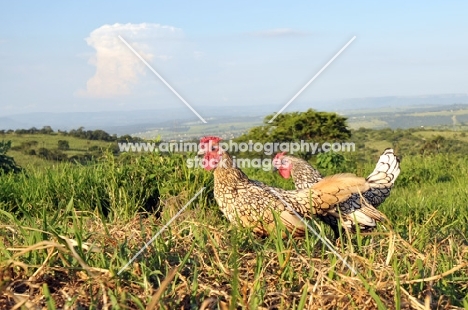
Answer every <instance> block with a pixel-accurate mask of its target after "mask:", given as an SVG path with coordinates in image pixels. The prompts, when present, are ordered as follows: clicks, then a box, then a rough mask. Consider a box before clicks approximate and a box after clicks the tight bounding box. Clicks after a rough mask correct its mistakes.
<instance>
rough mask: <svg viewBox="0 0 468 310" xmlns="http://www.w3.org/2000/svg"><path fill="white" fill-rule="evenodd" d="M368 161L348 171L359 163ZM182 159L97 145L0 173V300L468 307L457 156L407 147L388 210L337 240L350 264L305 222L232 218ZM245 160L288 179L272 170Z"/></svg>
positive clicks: (465, 187)
mask: <svg viewBox="0 0 468 310" xmlns="http://www.w3.org/2000/svg"><path fill="white" fill-rule="evenodd" d="M375 159H376V158H374V159H372V160H369V161H368V162H359V163H358V164H357V165H356V166H353V168H350V169H351V170H352V171H355V172H358V173H360V174H364V175H367V174H368V173H369V172H370V171H371V170H372V169H373V162H374V161H375ZM185 160H186V157H184V156H182V155H179V154H172V155H167V156H160V155H158V154H143V155H141V156H139V155H131V154H122V155H121V156H119V157H114V156H113V155H112V154H109V153H106V154H105V155H104V156H103V158H101V160H100V161H99V162H98V163H96V164H94V165H92V166H80V165H72V164H69V163H61V164H55V165H52V166H50V167H48V168H47V169H44V168H41V167H38V168H34V167H29V168H28V169H27V170H26V171H25V172H24V173H22V174H19V175H3V176H0V193H1V196H0V257H1V259H0V308H2V309H8V308H12V307H15V306H16V307H17V309H19V308H23V309H30V308H34V307H43V308H47V309H59V308H60V309H110V308H112V309H145V308H146V307H147V306H148V308H149V309H319V308H320V309H409V308H413V309H468V284H467V283H468V276H467V274H468V239H467V237H466V236H468V225H467V224H466V223H468V209H467V208H466V197H468V180H467V179H466V175H467V174H468V159H467V158H466V157H464V156H458V155H456V154H452V155H443V154H438V155H431V156H409V155H408V156H404V158H403V161H402V174H401V175H400V177H399V179H398V180H397V185H396V186H395V188H394V189H393V192H392V195H391V196H390V198H389V199H388V200H387V201H386V202H385V203H384V204H383V205H382V208H381V210H382V211H383V212H384V213H385V214H386V216H387V218H388V220H387V221H385V222H384V223H382V224H381V225H379V229H378V231H376V232H374V233H372V234H369V235H363V234H358V235H357V236H351V237H349V238H347V239H343V241H342V242H341V243H340V244H339V245H338V246H337V251H338V252H339V253H340V255H342V256H343V257H344V258H345V259H346V261H347V262H348V263H349V264H351V266H353V268H355V269H356V270H358V271H359V274H358V275H354V274H352V273H351V271H350V270H349V269H348V268H347V267H346V266H345V265H344V264H343V263H342V262H341V261H340V260H338V259H337V258H336V257H335V256H334V255H333V254H331V253H330V252H329V251H328V249H327V248H326V247H325V246H324V245H323V244H322V243H321V241H320V240H318V239H317V238H316V237H315V236H314V235H313V234H309V235H307V236H306V237H305V238H303V239H293V238H292V237H287V238H285V239H282V238H281V237H280V236H281V234H282V232H283V230H282V227H281V225H278V228H277V231H276V233H275V234H274V235H271V236H269V237H268V238H265V239H260V238H257V237H255V236H253V235H252V233H251V231H249V230H248V229H241V228H236V227H234V226H232V225H231V224H230V223H228V222H227V221H226V220H225V218H224V217H223V215H222V214H221V213H220V212H219V210H218V208H217V206H216V203H215V201H214V199H213V196H212V187H213V184H212V182H213V180H212V175H211V173H209V172H206V171H204V170H203V169H189V168H187V167H186V165H185ZM352 171H351V172H352ZM245 172H246V173H247V174H248V175H249V176H250V177H251V178H254V179H258V180H261V181H265V182H267V183H268V184H272V185H276V186H280V187H285V188H292V183H291V182H290V180H284V179H280V178H279V177H278V176H277V175H274V174H272V173H271V172H265V171H262V170H260V169H245ZM202 187H206V190H205V191H204V192H203V193H202V194H201V195H200V196H199V197H198V198H197V199H196V200H195V201H194V202H193V203H192V204H191V205H190V206H189V207H188V208H187V210H185V212H183V213H182V215H181V216H180V217H178V218H177V219H176V220H175V221H174V222H173V223H172V224H171V225H170V226H168V227H167V228H166V229H165V230H164V231H163V232H162V233H161V235H160V236H159V237H158V238H156V240H155V241H154V242H153V243H152V244H151V245H150V246H149V248H148V249H147V250H146V251H144V252H143V253H142V254H141V255H140V256H139V257H138V258H137V259H136V260H135V261H134V262H133V263H132V264H131V265H130V266H129V267H128V268H126V269H125V270H123V271H122V273H120V274H119V272H120V270H121V269H122V268H123V267H124V266H125V264H126V263H127V262H128V261H129V260H130V259H131V258H132V257H133V256H134V255H135V254H136V253H137V252H138V251H139V250H140V249H141V247H142V246H143V245H144V244H145V243H146V242H147V241H148V240H150V239H151V237H153V236H154V235H155V234H156V233H157V232H158V231H160V230H161V229H162V228H163V227H164V226H165V224H166V223H167V222H168V221H169V220H170V219H171V218H172V217H173V216H174V215H175V214H176V213H177V212H178V211H179V210H180V209H181V208H182V207H183V206H184V205H185V204H186V203H187V202H188V201H189V200H190V199H191V198H192V197H193V196H194V195H195V193H197V192H198V191H199V190H200V188H202ZM312 224H313V225H315V224H314V223H312ZM315 227H316V229H319V230H320V231H321V232H322V234H323V235H324V236H328V237H331V236H332V234H331V232H330V231H329V230H328V228H325V227H323V226H322V225H320V224H319V225H318V226H315Z"/></svg>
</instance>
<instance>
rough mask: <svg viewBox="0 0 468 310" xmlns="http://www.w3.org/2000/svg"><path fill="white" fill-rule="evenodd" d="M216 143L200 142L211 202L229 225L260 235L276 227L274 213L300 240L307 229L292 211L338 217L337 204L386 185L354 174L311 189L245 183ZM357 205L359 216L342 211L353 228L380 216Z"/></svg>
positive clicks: (209, 139)
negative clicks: (211, 180) (211, 187)
mask: <svg viewBox="0 0 468 310" xmlns="http://www.w3.org/2000/svg"><path fill="white" fill-rule="evenodd" d="M220 140H221V139H220V138H218V137H204V138H202V139H201V140H200V150H199V153H198V154H199V155H204V159H203V162H202V164H203V167H204V168H205V169H206V170H213V174H214V197H215V200H216V202H217V204H218V206H219V207H220V209H221V211H222V212H223V214H224V215H225V216H226V217H227V219H228V220H229V221H230V222H232V223H235V224H240V225H242V226H244V227H251V228H253V230H254V231H255V232H256V233H258V234H260V235H267V234H269V233H271V232H272V230H273V229H274V228H275V217H274V214H273V213H276V214H277V215H278V216H279V219H280V220H281V221H282V222H283V223H284V225H285V226H286V228H287V229H288V230H289V231H290V232H293V234H294V235H295V236H302V235H304V233H305V229H306V227H305V224H304V223H303V222H302V221H301V219H300V218H299V217H298V216H296V214H295V213H297V214H298V215H300V216H301V217H303V218H311V217H312V216H314V215H317V214H318V215H326V214H333V216H335V217H338V218H339V212H338V210H337V209H336V205H337V204H339V203H340V202H343V201H345V200H347V199H348V198H349V197H350V196H351V195H352V194H356V193H362V192H365V191H367V190H369V189H370V188H372V187H375V186H378V187H385V186H388V184H386V183H385V182H386V181H385V180H380V179H379V180H377V181H374V180H372V181H371V182H368V181H366V179H364V178H360V177H357V176H355V175H353V174H338V175H333V176H330V177H326V178H324V179H323V180H321V181H319V182H317V183H315V184H313V185H312V186H311V188H310V189H309V188H308V189H303V190H293V191H285V190H283V189H279V188H274V187H270V186H267V185H265V184H263V183H261V182H259V181H253V180H250V179H249V178H248V177H247V176H246V175H245V174H244V173H243V172H242V171H241V170H240V169H239V168H237V167H236V166H235V162H234V161H233V159H232V157H231V156H230V155H229V154H228V153H227V152H226V151H224V150H222V148H220V147H219V141H220ZM360 207H361V208H360V210H358V211H359V212H360V213H361V214H362V215H360V214H357V215H354V214H353V212H352V211H350V212H348V211H347V210H346V211H345V212H343V213H344V214H343V217H344V218H345V219H346V220H349V221H351V222H353V223H354V220H357V221H358V224H367V223H368V222H369V221H372V220H373V221H375V220H380V219H381V214H380V213H379V212H378V211H377V210H376V209H374V208H373V207H372V206H370V205H367V204H365V203H363V204H362V205H361V206H360ZM363 215H364V216H363ZM362 220H364V222H363V223H361V222H360V221H362Z"/></svg>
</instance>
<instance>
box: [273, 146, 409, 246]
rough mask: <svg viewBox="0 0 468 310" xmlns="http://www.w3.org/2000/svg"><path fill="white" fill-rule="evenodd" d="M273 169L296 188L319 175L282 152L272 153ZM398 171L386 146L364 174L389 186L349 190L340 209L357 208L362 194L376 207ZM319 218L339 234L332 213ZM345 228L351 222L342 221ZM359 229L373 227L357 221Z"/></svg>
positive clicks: (314, 180) (367, 229)
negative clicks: (370, 168) (372, 168)
mask: <svg viewBox="0 0 468 310" xmlns="http://www.w3.org/2000/svg"><path fill="white" fill-rule="evenodd" d="M273 165H274V169H275V170H277V171H278V172H279V174H280V175H281V176H282V177H283V178H286V179H288V178H290V177H292V179H293V181H294V185H295V187H296V189H305V188H312V187H313V185H314V184H316V183H317V182H319V181H320V180H321V179H322V178H323V177H322V175H321V174H320V172H319V171H318V170H316V169H315V168H314V167H312V166H311V165H310V164H309V163H308V162H307V161H305V160H303V159H301V158H298V157H294V156H291V155H286V154H285V152H282V153H278V154H276V156H275V158H274V159H273ZM399 174H400V161H399V159H398V157H397V156H396V155H395V154H394V152H393V149H386V150H385V151H384V152H383V153H382V155H381V156H380V158H379V161H378V162H377V165H376V166H375V169H374V171H373V172H372V173H371V174H370V175H369V176H368V177H367V179H366V180H367V181H368V182H383V183H385V184H388V185H389V186H384V187H374V188H371V189H370V190H368V191H365V192H363V193H362V196H361V195H360V194H353V195H352V196H351V197H350V198H349V199H348V200H346V201H344V202H342V203H340V204H339V206H338V207H339V208H340V210H341V211H342V212H343V211H344V210H348V209H359V205H360V204H361V201H362V198H364V199H365V200H366V201H367V202H368V203H369V204H371V205H372V206H373V207H375V208H377V207H378V206H379V205H380V204H382V203H383V202H384V201H385V199H386V198H387V197H388V196H389V195H390V191H391V188H392V186H393V184H394V183H395V180H396V179H397V177H398V175H399ZM319 219H320V220H322V221H324V222H325V223H327V224H328V225H330V226H331V228H332V230H333V231H334V233H335V237H337V238H338V236H339V228H338V221H337V219H336V217H334V216H333V215H331V214H329V215H327V216H319ZM344 223H345V226H344V227H345V228H350V229H354V228H355V227H354V224H353V223H351V222H350V221H346V222H344ZM360 226H361V227H360V229H361V230H362V231H364V232H369V231H372V229H373V228H375V222H373V223H371V224H370V225H360Z"/></svg>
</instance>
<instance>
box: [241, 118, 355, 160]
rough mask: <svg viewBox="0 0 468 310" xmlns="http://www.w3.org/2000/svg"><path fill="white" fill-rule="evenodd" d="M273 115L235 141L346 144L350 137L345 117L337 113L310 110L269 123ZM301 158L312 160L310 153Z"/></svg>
mask: <svg viewBox="0 0 468 310" xmlns="http://www.w3.org/2000/svg"><path fill="white" fill-rule="evenodd" d="M272 117H273V115H268V116H267V117H265V119H264V121H263V123H264V124H263V125H261V126H257V127H253V128H251V129H250V130H249V131H248V132H247V133H246V134H243V135H242V136H240V137H239V138H237V139H236V141H237V142H248V141H250V140H252V142H253V143H255V142H260V143H265V142H279V143H280V142H292V141H300V140H304V141H308V142H316V143H323V142H331V143H333V142H343V141H347V140H348V139H349V138H350V137H351V131H350V130H349V129H348V128H347V125H346V120H347V119H346V117H343V116H340V115H338V114H336V113H329V112H317V111H315V110H313V109H309V110H307V111H305V112H291V113H283V114H280V115H278V117H277V118H275V119H274V120H273V122H272V123H268V122H269V120H270V119H271V118H272ZM299 155H301V156H304V157H309V156H310V154H302V153H299Z"/></svg>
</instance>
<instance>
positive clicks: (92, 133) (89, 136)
mask: <svg viewBox="0 0 468 310" xmlns="http://www.w3.org/2000/svg"><path fill="white" fill-rule="evenodd" d="M5 134H17V135H25V134H32V135H34V134H43V135H57V134H59V135H62V136H69V137H76V138H80V139H86V140H95V141H106V142H113V141H128V142H140V141H143V139H141V138H138V137H132V136H130V135H123V136H120V137H117V135H116V134H113V135H110V134H109V133H107V132H105V131H104V130H101V129H96V130H85V129H84V127H80V128H78V129H72V130H70V131H66V130H57V131H54V130H53V129H52V127H50V126H44V127H42V129H37V128H36V127H32V128H29V129H16V130H12V129H9V130H0V135H5Z"/></svg>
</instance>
